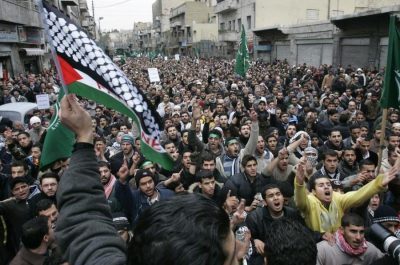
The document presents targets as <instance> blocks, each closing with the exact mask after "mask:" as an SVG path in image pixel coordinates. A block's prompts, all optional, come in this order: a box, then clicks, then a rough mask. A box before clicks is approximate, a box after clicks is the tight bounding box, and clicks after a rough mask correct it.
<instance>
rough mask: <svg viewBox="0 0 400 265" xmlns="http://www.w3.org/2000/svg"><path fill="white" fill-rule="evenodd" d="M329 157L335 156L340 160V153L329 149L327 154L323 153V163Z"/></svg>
mask: <svg viewBox="0 0 400 265" xmlns="http://www.w3.org/2000/svg"><path fill="white" fill-rule="evenodd" d="M328 156H334V157H336V158H339V155H338V153H336V151H335V150H332V149H327V150H326V151H325V152H323V153H322V161H323V160H325V159H326V157H328Z"/></svg>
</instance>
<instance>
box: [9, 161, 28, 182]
mask: <svg viewBox="0 0 400 265" xmlns="http://www.w3.org/2000/svg"><path fill="white" fill-rule="evenodd" d="M28 171H29V167H28V164H26V163H25V161H22V160H19V161H18V160H17V161H15V162H13V163H12V164H11V177H13V178H16V177H25V176H26V175H27V174H28Z"/></svg>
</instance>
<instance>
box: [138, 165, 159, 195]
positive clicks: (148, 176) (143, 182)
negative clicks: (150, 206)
mask: <svg viewBox="0 0 400 265" xmlns="http://www.w3.org/2000/svg"><path fill="white" fill-rule="evenodd" d="M135 181H136V187H138V189H139V190H140V191H141V192H142V193H143V194H144V195H146V196H147V197H149V198H151V197H152V196H153V195H154V192H155V183H154V174H153V173H151V171H150V170H146V169H139V170H138V171H137V172H136V174H135Z"/></svg>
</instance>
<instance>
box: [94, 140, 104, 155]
mask: <svg viewBox="0 0 400 265" xmlns="http://www.w3.org/2000/svg"><path fill="white" fill-rule="evenodd" d="M94 147H95V149H96V150H97V151H102V152H104V151H105V149H106V139H104V137H96V138H95V139H94Z"/></svg>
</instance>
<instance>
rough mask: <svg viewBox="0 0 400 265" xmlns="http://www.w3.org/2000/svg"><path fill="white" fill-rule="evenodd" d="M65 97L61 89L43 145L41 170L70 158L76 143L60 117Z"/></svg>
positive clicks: (72, 134)
mask: <svg viewBox="0 0 400 265" xmlns="http://www.w3.org/2000/svg"><path fill="white" fill-rule="evenodd" d="M63 96H64V91H63V89H60V92H59V94H58V99H57V103H56V104H55V105H54V115H53V117H51V121H50V125H49V128H48V129H47V133H46V137H45V139H44V143H43V150H42V156H41V158H40V170H41V171H44V170H46V169H47V168H49V167H50V166H51V164H53V163H54V162H55V161H57V160H59V159H61V158H66V157H70V156H71V153H72V145H73V144H74V142H75V135H74V133H73V132H72V131H71V130H69V129H68V128H66V127H65V126H64V125H62V124H61V122H60V118H59V116H58V114H59V111H60V101H61V99H62V97H63Z"/></svg>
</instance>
